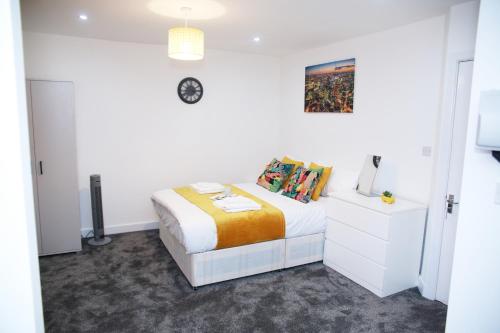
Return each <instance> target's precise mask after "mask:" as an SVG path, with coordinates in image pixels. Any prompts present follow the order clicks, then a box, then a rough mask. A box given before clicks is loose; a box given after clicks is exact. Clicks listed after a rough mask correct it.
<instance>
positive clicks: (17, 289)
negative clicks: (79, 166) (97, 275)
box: [0, 0, 43, 332]
mask: <svg viewBox="0 0 500 333" xmlns="http://www.w3.org/2000/svg"><path fill="white" fill-rule="evenodd" d="M0 53H1V56H0V73H2V74H1V75H0V91H2V98H0V110H1V112H0V184H1V186H0V225H1V230H3V235H2V236H3V237H2V241H0V263H1V265H2V269H1V273H0V332H43V314H42V299H41V294H40V275H39V271H38V257H37V242H36V235H35V217H34V211H33V210H34V206H33V190H32V183H31V171H30V170H31V163H30V150H29V149H30V148H29V136H28V119H27V113H26V88H25V85H24V68H23V51H22V35H21V21H20V13H19V1H14V0H12V1H10V0H0Z"/></svg>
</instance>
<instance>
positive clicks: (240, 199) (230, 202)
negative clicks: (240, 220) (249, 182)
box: [214, 195, 262, 213]
mask: <svg viewBox="0 0 500 333" xmlns="http://www.w3.org/2000/svg"><path fill="white" fill-rule="evenodd" d="M214 205H215V206H216V207H219V208H221V209H223V210H224V211H226V212H228V213H235V212H244V211H250V210H259V209H261V208H262V206H261V205H260V204H258V203H256V202H255V201H253V200H252V199H249V198H247V197H244V196H241V195H237V196H232V197H226V198H224V199H221V200H216V201H214Z"/></svg>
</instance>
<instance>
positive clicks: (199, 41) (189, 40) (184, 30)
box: [168, 27, 205, 60]
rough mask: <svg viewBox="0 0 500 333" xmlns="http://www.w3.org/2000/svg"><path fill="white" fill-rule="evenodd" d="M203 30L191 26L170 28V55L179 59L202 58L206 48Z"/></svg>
mask: <svg viewBox="0 0 500 333" xmlns="http://www.w3.org/2000/svg"><path fill="white" fill-rule="evenodd" d="M204 39H205V36H204V33H203V31H201V30H200V29H196V28H191V27H177V28H172V29H169V30H168V56H169V57H170V58H172V59H177V60H201V59H203V55H204V50H205V45H204V44H205V42H204Z"/></svg>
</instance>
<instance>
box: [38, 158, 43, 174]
mask: <svg viewBox="0 0 500 333" xmlns="http://www.w3.org/2000/svg"><path fill="white" fill-rule="evenodd" d="M38 164H39V165H40V174H41V175H43V161H39V162H38Z"/></svg>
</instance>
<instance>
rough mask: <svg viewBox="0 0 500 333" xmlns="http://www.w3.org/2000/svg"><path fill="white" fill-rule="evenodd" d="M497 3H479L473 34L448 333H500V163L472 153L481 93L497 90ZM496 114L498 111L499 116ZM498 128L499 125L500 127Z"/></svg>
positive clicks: (499, 52) (499, 33)
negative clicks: (498, 191) (499, 199)
mask: <svg viewBox="0 0 500 333" xmlns="http://www.w3.org/2000/svg"><path fill="white" fill-rule="evenodd" d="M499 36H500V2H499V1H498V0H482V1H481V7H480V12H479V24H478V30H477V40H476V51H475V63H474V76H473V80H472V92H471V107H470V114H469V126H468V133H467V143H466V147H465V151H466V152H465V161H464V172H463V182H462V193H461V203H460V211H459V218H458V229H457V237H456V243H455V256H454V261H453V272H452V278H451V290H450V299H449V307H448V319H447V325H446V328H447V331H448V332H485V333H486V332H500V317H499V315H498V309H500V297H499V295H500V284H499V283H498V282H499V281H500V264H499V263H500V259H499V254H500V241H499V239H500V205H498V204H497V205H495V204H494V196H495V188H496V186H500V163H498V162H496V161H495V160H494V159H493V157H492V156H491V154H490V152H488V151H485V150H481V149H478V148H476V146H475V142H476V133H477V120H478V106H479V96H480V92H481V91H487V90H493V89H495V90H500V62H499V61H498V59H500V44H499V43H498V40H499ZM498 111H499V112H500V110H498ZM499 126H500V124H499Z"/></svg>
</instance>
